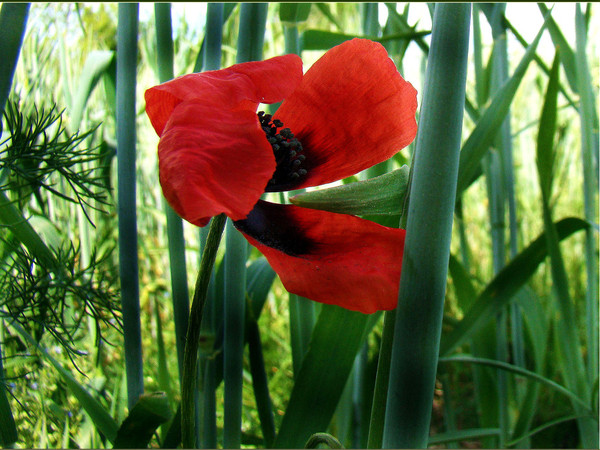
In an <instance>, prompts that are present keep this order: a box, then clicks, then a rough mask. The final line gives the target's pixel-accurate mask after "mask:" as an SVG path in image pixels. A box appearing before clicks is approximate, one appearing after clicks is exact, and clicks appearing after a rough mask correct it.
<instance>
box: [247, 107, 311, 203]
mask: <svg viewBox="0 0 600 450" xmlns="http://www.w3.org/2000/svg"><path fill="white" fill-rule="evenodd" d="M258 120H259V122H260V125H261V127H262V129H263V131H264V132H265V135H266V137H267V140H268V141H269V144H271V147H272V148H273V155H275V161H276V162H277V168H276V169H275V173H273V177H272V178H271V179H270V180H269V182H268V183H267V187H266V188H265V191H266V192H279V191H287V190H290V189H293V188H294V186H296V185H298V184H299V182H300V180H301V179H302V178H304V177H305V176H306V174H307V170H306V164H305V161H306V156H305V155H303V154H302V150H303V149H302V144H301V143H300V141H299V140H298V139H297V138H296V137H295V136H294V133H292V131H291V130H290V129H289V128H283V123H282V122H281V121H280V120H277V119H274V120H273V116H271V114H265V113H264V112H263V111H260V112H259V113H258ZM280 128H281V130H279V131H278V129H280Z"/></svg>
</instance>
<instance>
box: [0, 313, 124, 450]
mask: <svg viewBox="0 0 600 450" xmlns="http://www.w3.org/2000/svg"><path fill="white" fill-rule="evenodd" d="M9 325H10V327H11V328H12V329H14V330H15V331H16V332H17V333H19V334H20V335H21V336H22V337H23V338H24V339H25V340H26V341H27V342H29V344H31V345H32V346H34V347H35V348H36V349H37V350H38V351H39V352H40V353H41V355H42V357H44V358H45V359H46V360H47V361H48V362H49V363H50V364H52V366H54V368H55V369H56V371H57V372H58V373H59V374H60V376H61V377H62V379H63V380H64V382H65V384H66V386H67V388H68V389H69V390H70V391H71V393H72V394H73V395H74V396H75V398H76V399H77V401H79V403H80V404H81V406H82V407H83V409H84V410H85V412H86V413H87V414H88V415H89V416H90V418H91V419H92V422H93V423H94V425H95V426H96V428H97V430H98V431H99V432H100V433H102V434H103V435H104V436H105V437H106V439H108V440H109V441H110V442H114V441H115V438H116V436H117V430H118V428H119V427H118V426H117V423H116V422H115V421H114V419H113V418H112V417H111V416H110V414H109V413H108V412H107V411H106V409H105V408H104V407H103V406H102V405H101V404H100V403H99V402H98V400H96V399H95V398H94V397H92V396H91V395H90V393H89V392H88V391H87V390H86V389H85V388H84V387H83V386H82V385H81V384H79V382H78V381H77V380H75V378H73V375H71V374H70V373H69V371H68V370H66V369H65V368H64V367H63V366H62V365H61V364H60V363H59V362H58V361H57V360H56V359H54V358H53V357H52V356H51V355H50V354H49V353H48V352H47V351H46V349H44V348H43V347H42V346H41V345H40V344H39V343H38V342H37V341H36V340H35V339H34V338H33V337H32V336H31V335H30V334H29V333H27V331H25V330H24V329H23V327H21V325H19V324H18V323H16V322H13V323H10V324H9Z"/></svg>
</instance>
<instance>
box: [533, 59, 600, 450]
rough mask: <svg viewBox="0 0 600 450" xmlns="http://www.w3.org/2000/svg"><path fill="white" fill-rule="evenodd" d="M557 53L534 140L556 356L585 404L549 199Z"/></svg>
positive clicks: (593, 437) (588, 441)
mask: <svg viewBox="0 0 600 450" xmlns="http://www.w3.org/2000/svg"><path fill="white" fill-rule="evenodd" d="M559 57H560V54H558V53H557V56H556V57H555V60H554V64H553V67H552V72H551V75H550V80H549V81H548V89H547V93H546V98H545V101H544V105H543V109H542V114H541V117H540V126H539V132H538V137H537V149H536V163H537V169H538V175H539V181H540V188H541V192H542V213H543V219H544V232H545V235H546V242H547V245H548V254H549V256H550V269H551V274H552V281H553V290H554V292H555V293H556V299H557V303H558V311H559V314H560V316H559V320H558V322H557V326H556V339H557V346H558V352H559V356H560V358H559V361H560V363H561V364H560V365H561V366H562V367H561V368H560V369H561V374H562V376H563V378H564V380H565V385H566V387H567V388H568V389H570V390H572V391H573V392H575V393H577V394H578V395H579V397H580V398H582V399H584V400H588V399H590V398H591V397H590V395H591V389H590V384H589V383H588V381H587V373H586V370H585V364H584V361H583V356H582V355H581V352H580V345H579V336H578V332H577V330H578V327H577V318H576V314H575V309H574V307H573V302H572V299H571V295H570V293H569V281H568V277H567V272H566V269H565V265H564V259H563V257H562V254H561V251H560V247H559V237H558V233H557V230H556V228H555V226H554V223H553V222H552V211H551V207H550V198H551V196H552V188H553V181H554V180H553V175H554V172H555V163H556V156H555V148H554V147H555V134H556V116H557V96H558V85H559V70H558V69H559V64H558V58H559ZM573 408H574V409H575V413H576V414H580V413H581V412H582V411H581V408H580V407H578V405H576V404H573ZM578 426H579V435H580V438H581V444H582V446H583V447H584V448H595V447H597V446H598V430H597V423H596V424H594V422H593V421H591V420H589V419H579V420H578Z"/></svg>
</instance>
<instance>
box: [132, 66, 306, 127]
mask: <svg viewBox="0 0 600 450" xmlns="http://www.w3.org/2000/svg"><path fill="white" fill-rule="evenodd" d="M301 80H302V60H301V59H300V57H299V56H297V55H284V56H276V57H274V58H271V59H267V60H265V61H252V62H246V63H241V64H235V65H233V66H231V67H228V68H227V69H221V70H213V71H207V72H202V73H191V74H188V75H183V76H181V77H178V78H175V79H173V80H171V81H168V82H166V83H163V84H160V85H158V86H154V87H153V88H150V89H148V90H147V91H146V93H145V94H144V97H145V99H146V113H147V114H148V117H149V118H150V122H151V123H152V126H153V127H154V129H155V130H156V133H157V134H158V135H159V136H162V133H163V130H164V128H165V125H166V124H167V121H168V120H169V117H170V116H171V114H172V113H173V110H174V109H175V107H176V106H177V105H178V104H179V103H181V102H183V101H185V100H192V99H202V100H204V101H208V102H209V103H213V104H214V102H212V101H211V99H212V98H213V96H215V95H217V96H222V97H223V98H225V99H227V102H226V103H225V104H222V105H218V106H219V107H225V108H230V109H239V108H246V109H254V111H256V108H257V106H258V104H259V103H275V102H278V101H281V100H283V99H284V98H285V97H287V96H288V95H289V94H291V92H292V91H293V90H294V89H295V88H296V86H297V85H298V84H299V83H300V81H301Z"/></svg>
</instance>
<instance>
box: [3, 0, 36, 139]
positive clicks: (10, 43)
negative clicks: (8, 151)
mask: <svg viewBox="0 0 600 450" xmlns="http://www.w3.org/2000/svg"><path fill="white" fill-rule="evenodd" d="M29 6H30V5H29V3H2V9H1V10H0V55H2V60H3V62H2V64H1V65H0V132H1V131H2V121H1V118H2V114H3V113H4V106H5V105H6V101H7V100H8V95H9V94H10V88H11V86H12V80H13V75H14V73H15V69H16V67H17V61H18V60H19V53H20V51H21V45H22V44H23V37H24V36H25V28H26V26H27V16H28V14H29Z"/></svg>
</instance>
